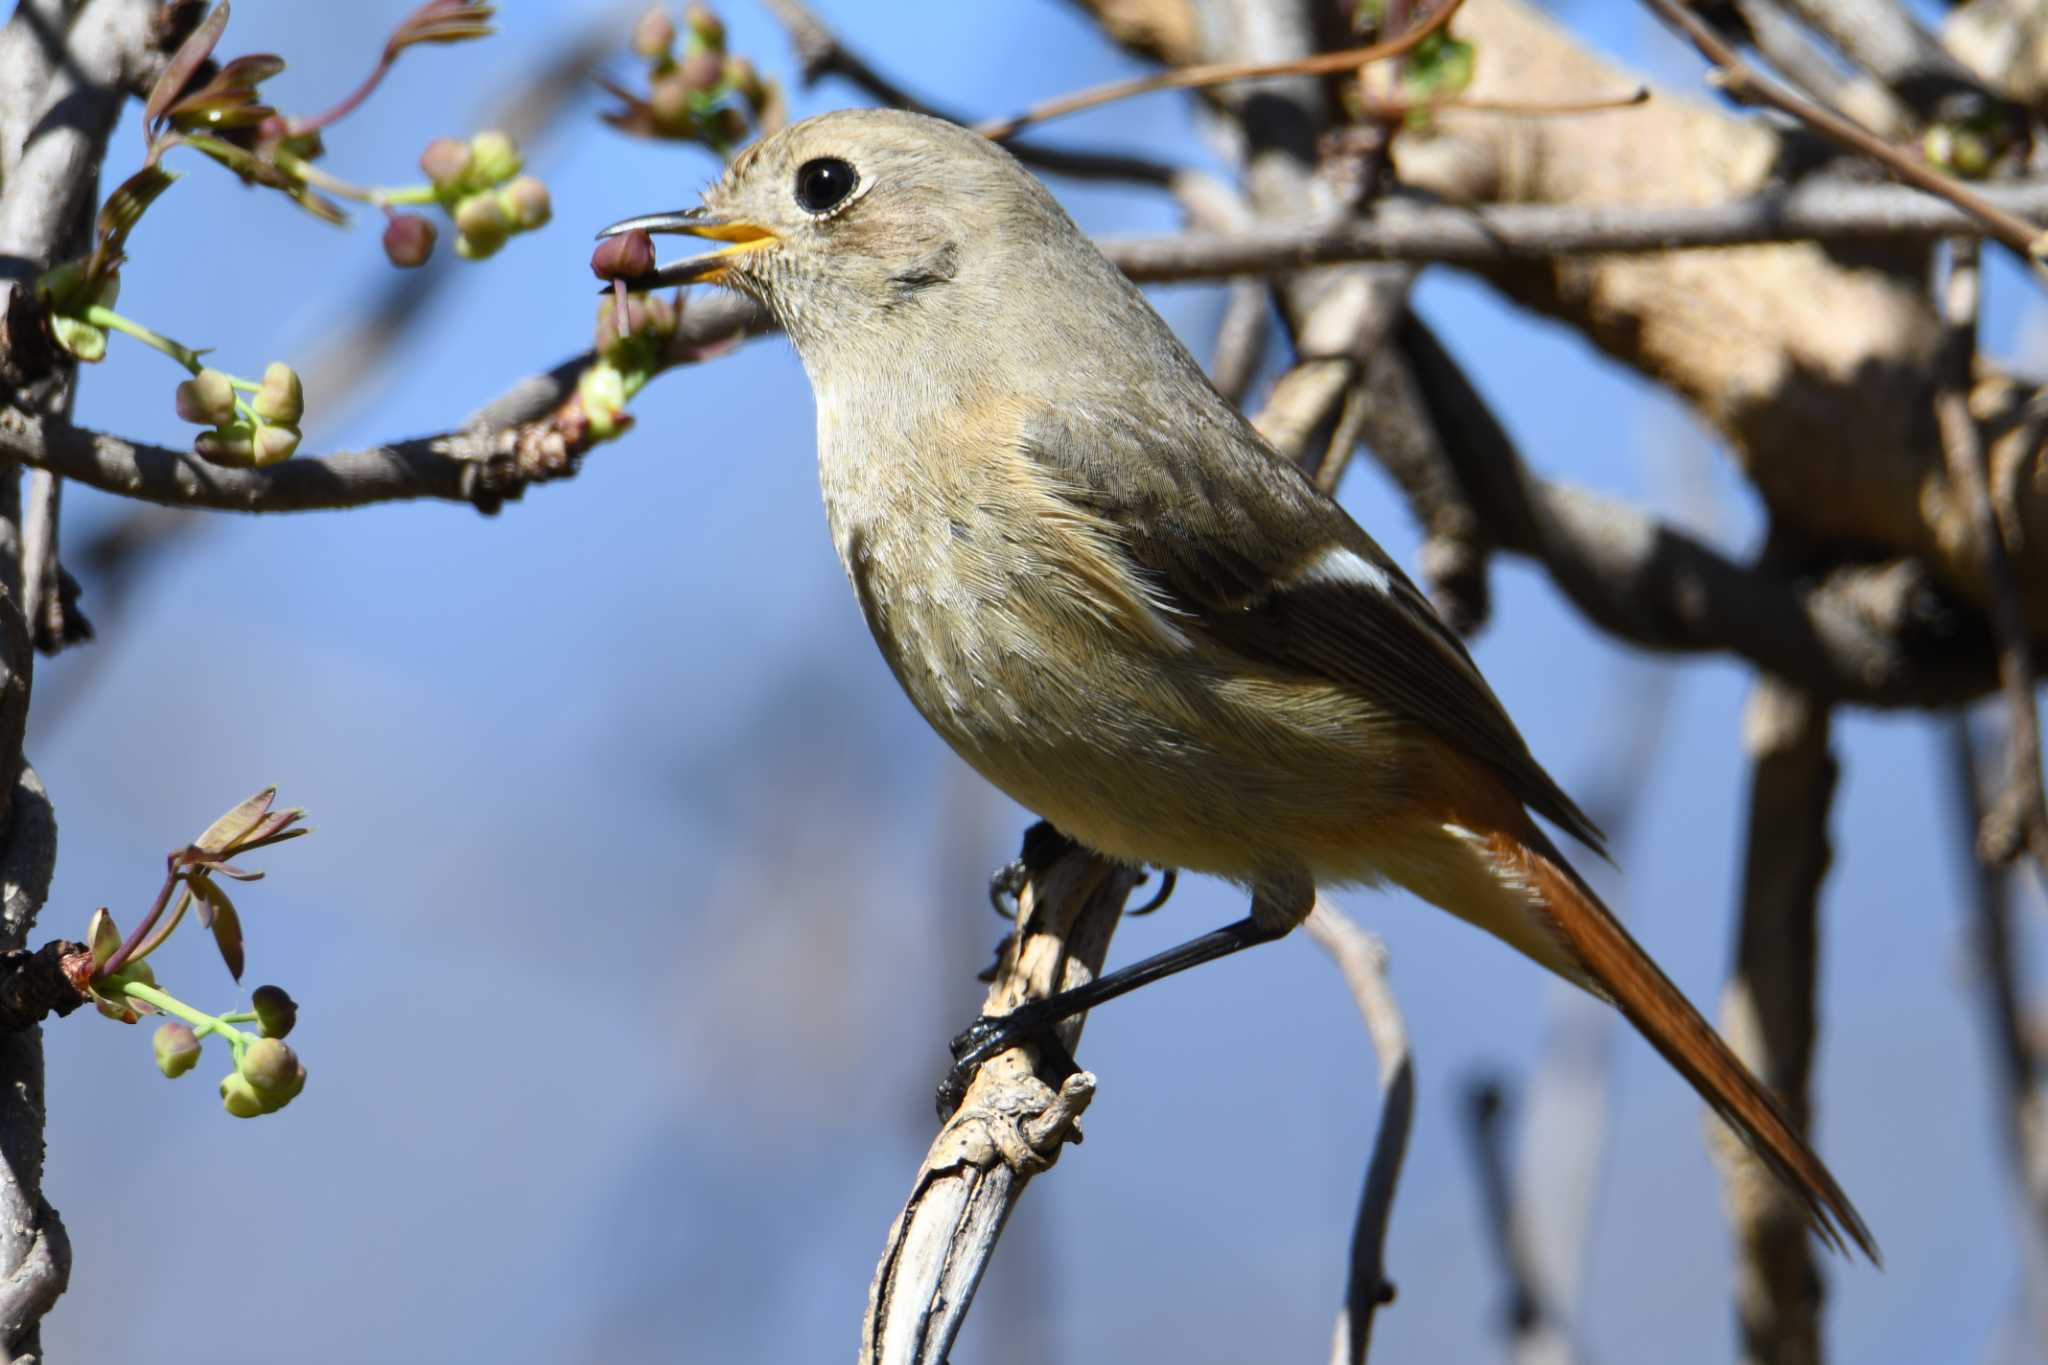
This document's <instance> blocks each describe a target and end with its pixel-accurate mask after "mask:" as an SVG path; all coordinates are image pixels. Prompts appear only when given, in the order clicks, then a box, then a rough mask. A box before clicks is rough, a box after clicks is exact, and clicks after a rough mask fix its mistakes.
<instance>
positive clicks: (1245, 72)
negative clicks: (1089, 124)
mask: <svg viewBox="0 0 2048 1365" xmlns="http://www.w3.org/2000/svg"><path fill="white" fill-rule="evenodd" d="M1460 3H1462V0H1445V3H1444V4H1442V5H1440V6H1438V8H1437V10H1436V12H1435V13H1433V14H1431V15H1430V16H1429V18H1427V19H1425V20H1423V21H1422V23H1421V24H1419V25H1417V26H1416V27H1414V28H1412V29H1409V30H1408V31H1407V32H1406V33H1403V34H1402V35H1401V36H1400V37H1398V38H1390V39H1388V40H1387V41H1386V42H1383V43H1374V44H1372V45H1371V46H1370V47H1354V48H1347V49H1346V50H1344V51H1342V52H1322V53H1317V54H1316V55H1315V56H1313V57H1297V58H1295V59H1293V60H1291V61H1285V62H1211V63H1207V64H1204V65H1201V66H1184V67H1181V68H1180V69H1178V70H1176V71H1162V72H1159V73H1157V74H1155V75H1151V76H1139V77H1136V78H1134V79H1131V80H1126V81H1110V82H1109V83H1108V84H1106V85H1098V86H1094V87H1092V88H1090V89H1087V90H1081V91H1076V92H1075V93H1074V94H1071V95H1062V96H1060V97H1059V98H1058V99H1051V100H1046V101H1044V102H1042V103H1039V104H1034V105H1032V106H1031V107H1030V108H1029V109H1026V110H1024V111H1023V112H1022V113H1020V114H1013V115H1011V116H1010V117H1009V118H1001V119H990V120H988V121H986V122H984V123H977V124H975V125H974V130H975V131H976V132H978V133H980V134H981V135H982V136H983V137H986V138H990V139H993V140H994V141H997V142H1001V141H1003V140H1004V139H1005V138H1009V137H1014V136H1015V135H1016V134H1018V133H1020V132H1022V131H1023V130H1024V129H1026V128H1028V127H1030V126H1031V125H1032V124H1034V123H1044V122H1045V121H1046V120H1048V119H1055V118H1062V117H1064V116H1066V115H1068V114H1077V113H1079V112H1081V111H1082V110H1083V109H1095V108H1098V107H1100V106H1102V105H1105V104H1113V103H1115V102H1116V101H1118V100H1127V99H1130V98H1131V97H1132V96H1134V95H1149V94H1151V93H1153V92H1154V91H1157V90H1197V89H1201V88H1203V87H1206V86H1211V85H1228V84H1230V83H1232V82H1233V81H1251V80H1261V79H1264V78H1266V77H1269V76H1331V75H1335V74H1337V73H1339V72H1343V71H1356V70H1357V69H1358V68H1359V67H1361V66H1370V65H1371V64H1372V63H1374V62H1379V61H1385V60H1386V59H1387V58H1389V57H1398V56H1400V55H1401V54H1402V53H1404V52H1408V51H1409V50H1411V49H1412V48H1414V47H1415V45H1416V44H1417V43H1420V42H1421V41H1422V40H1423V39H1424V38H1427V37H1428V36H1429V35H1430V34H1432V33H1434V32H1436V31H1437V30H1438V29H1440V28H1442V27H1443V26H1444V25H1445V24H1447V23H1449V22H1450V19H1451V16H1452V15H1453V14H1455V13H1456V12H1457V10H1458V6H1459V4H1460Z"/></svg>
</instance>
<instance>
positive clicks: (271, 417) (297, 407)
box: [249, 360, 306, 426]
mask: <svg viewBox="0 0 2048 1365" xmlns="http://www.w3.org/2000/svg"><path fill="white" fill-rule="evenodd" d="M249 406H250V407H251V408H253V409H254V410H255V412H256V415H257V416H258V417H261V418H262V419H263V420H264V421H266V422H279V423H282V424H284V425H286V426H290V425H291V424H292V423H294V422H296V421H298V420H299V419H300V418H301V417H304V416H305V415H306V391H305V389H304V388H302V387H301V386H300V384H299V376H298V372H297V371H296V370H294V369H292V367H291V366H289V365H287V364H285V363H284V362H283V361H282V360H273V361H271V362H270V364H268V365H267V366H265V367H264V370H263V387H262V388H260V389H258V390H257V391H256V397H255V398H254V399H252V400H251V401H250V403H249Z"/></svg>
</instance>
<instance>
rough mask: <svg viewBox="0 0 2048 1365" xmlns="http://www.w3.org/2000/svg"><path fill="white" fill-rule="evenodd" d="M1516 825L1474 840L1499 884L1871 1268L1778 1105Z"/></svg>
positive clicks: (1835, 1189)
mask: <svg viewBox="0 0 2048 1365" xmlns="http://www.w3.org/2000/svg"><path fill="white" fill-rule="evenodd" d="M1520 823H1521V824H1522V826H1523V828H1521V829H1519V830H1515V831H1512V832H1510V831H1507V830H1494V831H1490V832H1488V833H1486V834H1483V835H1479V836H1478V838H1477V840H1476V842H1480V843H1482V845H1483V847H1484V848H1485V850H1486V852H1487V853H1489V854H1490V855H1491V858H1492V861H1493V863H1494V866H1495V867H1496V868H1497V869H1498V870H1499V874H1500V876H1501V877H1502V879H1503V880H1504V881H1506V882H1508V883H1509V884H1511V885H1514V886H1517V887H1518V889H1519V888H1526V890H1527V892H1529V893H1533V894H1532V895H1531V897H1530V899H1531V900H1533V901H1534V902H1535V905H1534V907H1533V908H1534V910H1535V912H1536V915H1537V916H1538V917H1539V918H1540V919H1541V920H1543V921H1544V922H1545V927H1546V928H1548V929H1549V930H1550V931H1551V932H1552V933H1553V934H1554V935H1555V936H1556V937H1557V938H1558V939H1559V940H1561V942H1562V945H1563V946H1564V947H1565V948H1566V949H1567V950H1568V951H1569V953H1570V955H1571V957H1572V958H1573V959H1575V960H1576V962H1577V964H1578V965H1580V966H1581V967H1582V968H1583V969H1584V972H1585V975H1586V977H1587V978H1589V979H1590V983H1591V984H1592V985H1593V986H1594V987H1595V988H1596V989H1597V990H1598V991H1599V992H1600V993H1601V994H1604V995H1605V996H1607V997H1608V998H1609V999H1610V1000H1611V1001H1613V1003H1614V1006H1615V1008H1617V1009H1619V1010H1620V1011H1621V1012H1622V1014H1623V1016H1624V1017H1626V1018H1627V1019H1628V1021H1629V1022H1630V1023H1631V1024H1633V1025H1635V1027H1636V1031H1637V1032H1638V1033H1640V1034H1642V1035H1643V1037H1644V1038H1645V1039H1647V1040H1648V1041H1649V1043H1650V1046H1652V1047H1654V1048H1656V1049H1657V1051H1658V1052H1659V1053H1661V1054H1663V1057H1664V1060H1665V1061H1667V1062H1669V1063H1671V1065H1672V1067H1673V1068H1674V1069H1675V1070H1676V1071H1677V1072H1678V1074H1679V1075H1681V1076H1683V1077H1685V1079H1686V1080H1687V1081H1689V1082H1691V1084H1692V1088H1693V1089H1694V1090H1696V1091H1698V1092H1699V1096H1700V1098H1701V1099H1703V1100H1705V1101H1706V1102H1707V1104H1708V1105H1709V1107H1711V1108H1712V1109H1713V1111H1714V1112H1715V1113H1716V1114H1719V1115H1720V1116H1721V1118H1722V1120H1723V1121H1725V1122H1726V1123H1727V1124H1728V1126H1729V1127H1731V1128H1733V1129H1734V1130H1735V1131H1736V1132H1737V1133H1738V1134H1740V1135H1741V1137H1742V1139H1743V1141H1744V1142H1746V1143H1747V1144H1748V1145H1749V1148H1750V1150H1751V1151H1753V1152H1755V1153H1756V1154H1757V1156H1758V1158H1759V1159H1760V1160H1762V1161H1763V1163H1764V1164H1765V1165H1766V1166H1768V1167H1770V1168H1771V1170H1772V1171H1773V1172H1774V1173H1775V1174H1776V1175H1777V1177H1778V1178H1779V1179H1780V1180H1782V1181H1784V1182H1785V1184H1786V1185H1787V1186H1788V1187H1789V1188H1790V1189H1792V1190H1793V1191H1794V1192H1795V1193H1797V1194H1798V1195H1799V1198H1800V1199H1801V1201H1802V1202H1803V1203H1804V1204H1805V1205H1806V1210H1807V1213H1808V1215H1809V1216H1810V1217H1811V1218H1812V1220H1813V1225H1814V1227H1815V1228H1816V1229H1817V1230H1818V1231H1819V1232H1820V1234H1821V1235H1822V1236H1823V1237H1825V1238H1826V1239H1827V1241H1828V1243H1829V1244H1830V1245H1831V1246H1833V1247H1834V1248H1835V1249H1836V1250H1837V1251H1842V1250H1844V1247H1843V1245H1842V1238H1843V1237H1844V1235H1846V1236H1847V1237H1848V1238H1849V1240H1851V1241H1853V1242H1854V1243H1855V1244H1856V1246H1857V1247H1858V1248H1859V1249H1860V1250H1861V1251H1862V1252H1863V1254H1864V1255H1865V1256H1868V1257H1869V1258H1870V1260H1871V1262H1872V1264H1877V1263H1878V1262H1879V1257H1878V1251H1877V1243H1876V1242H1875V1241H1874V1240H1872V1238H1871V1235H1870V1229H1869V1228H1868V1227H1866V1226H1864V1223H1863V1219H1862V1217H1861V1216H1860V1215H1859V1214H1858V1213H1857V1212H1856V1207H1855V1205H1853V1204H1851V1203H1850V1202H1849V1196H1848V1195H1846V1194H1844V1193H1843V1192H1842V1187H1841V1186H1840V1185H1838V1184H1836V1183H1835V1177H1834V1176H1833V1175H1832V1174H1830V1173H1829V1171H1828V1168H1827V1167H1826V1166H1825V1165H1824V1164H1823V1163H1822V1162H1821V1159H1820V1158H1819V1157H1818V1156H1817V1155H1815V1154H1814V1150H1813V1148H1811V1147H1810V1146H1808V1145H1807V1142H1806V1139H1805V1138H1804V1137H1802V1136H1801V1135H1800V1133H1799V1131H1798V1130H1797V1129H1796V1128H1794V1127H1793V1126H1792V1124H1791V1122H1790V1121H1789V1120H1788V1119H1787V1118H1786V1117H1785V1111H1784V1110H1783V1109H1781V1108H1780V1107H1779V1105H1778V1101H1777V1099H1776V1097H1774V1096H1773V1095H1772V1094H1771V1092H1770V1091H1769V1090H1767V1089H1766V1088H1765V1087H1764V1085H1763V1082H1761V1081H1759V1080H1758V1079H1757V1078H1756V1077H1755V1076H1753V1075H1751V1074H1750V1070H1749V1068H1748V1067H1746V1066H1744V1065H1743V1064H1742V1061H1741V1059H1740V1058H1738V1057H1737V1056H1736V1055H1735V1054H1734V1053H1733V1052H1731V1051H1729V1049H1728V1045H1727V1044H1726V1043H1724V1042H1722V1041H1721V1036H1720V1035H1719V1034H1717V1033H1715V1032H1714V1030H1713V1028H1712V1027H1711V1026H1710V1025H1708V1023H1707V1021H1706V1020H1705V1019H1702V1018H1701V1017H1700V1013H1699V1011H1698V1010H1696V1009H1694V1008H1693V1007H1692V1004H1691V1002H1689V1001H1688V1000H1687V999H1686V998H1685V997H1684V996H1683V995H1681V994H1680V993H1679V990H1678V988H1677V987H1676V986H1674V985H1672V984H1671V979H1670V978H1669V977H1667V976H1665V975H1664V973H1663V972H1662V971H1661V970H1659V968H1658V966H1657V964H1656V963H1655V962H1652V961H1651V960H1650V955H1649V954H1648V953H1646V952H1644V951H1643V949H1642V946H1641V945H1640V944H1638V943H1637V942H1636V941H1635V939H1634V938H1632V937H1630V935H1629V932H1628V930H1627V929H1625V928H1623V927H1622V924H1621V921H1619V920H1617V919H1616V918H1615V917H1614V916H1613V914H1611V913H1610V912H1609V911H1608V909H1607V907H1606V906H1604V905H1602V904H1601V903H1600V899H1599V897H1597V896H1595V895H1594V894H1593V892H1592V890H1591V889H1590V888H1589V887H1587V886H1586V884H1585V883H1584V882H1582V881H1581V880H1579V877H1578V875H1577V874H1576V873H1575V872H1573V871H1572V870H1571V866H1570V864H1568V863H1566V862H1565V860H1564V857H1563V855H1562V854H1560V853H1559V852H1558V851H1557V849H1556V847H1555V846H1554V845H1553V844H1552V843H1551V842H1550V840H1549V839H1548V838H1546V837H1545V836H1544V834H1543V832H1542V831H1541V830H1539V829H1537V828H1536V827H1535V825H1534V824H1532V823H1530V822H1529V821H1528V820H1527V818H1526V817H1524V818H1523V820H1522V821H1521V822H1520Z"/></svg>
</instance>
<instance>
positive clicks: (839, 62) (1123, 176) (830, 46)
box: [765, 0, 1180, 188]
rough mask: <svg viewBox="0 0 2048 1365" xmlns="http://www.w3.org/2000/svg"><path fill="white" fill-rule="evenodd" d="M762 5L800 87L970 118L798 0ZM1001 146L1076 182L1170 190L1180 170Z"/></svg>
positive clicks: (1106, 155) (1103, 155) (1118, 157)
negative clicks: (914, 89)
mask: <svg viewBox="0 0 2048 1365" xmlns="http://www.w3.org/2000/svg"><path fill="white" fill-rule="evenodd" d="M765 3H766V5H767V7H768V9H769V10H770V12H772V13H773V14H774V15H775V18H776V20H777V21H778V22H780V23H781V25H782V27H783V29H784V31H785V32H787V33H788V34H789V41H790V45H791V46H792V47H794V48H795V49H796V57H797V64H798V66H799V67H800V68H801V69H802V72H803V79H804V84H805V85H815V84H816V83H817V82H818V81H820V80H822V79H824V78H825V77H826V76H838V77H840V78H841V79H843V80H846V81H848V82H850V83H852V84H853V85H855V86H858V87H859V88H860V89H862V90H864V91H866V92H867V93H868V94H869V95H871V96H873V97H874V98H875V99H876V100H877V101H879V102H880V103H882V104H886V105H888V106H890V107H891V108H895V109H909V110H912V111H913V112H915V113H920V114H930V115H931V116H932V117H933V118H942V119H946V120H948V121H950V122H953V123H959V124H968V123H971V122H972V120H971V119H967V118H963V117H961V116H960V115H958V114H955V113H950V112H948V111H946V110H943V109H940V108H937V107H936V106H934V105H932V104H929V103H927V102H926V101H924V100H922V99H920V98H918V97H917V96H916V95H913V94H911V93H910V91H908V90H906V89H904V88H903V87H902V86H901V85H898V84H897V83H896V82H895V81H893V80H890V79H889V78H888V77H887V76H885V75H883V74H882V73H881V72H880V71H878V70H876V69H875V67H874V66H873V65H872V64H871V63H870V62H869V61H868V60H867V59H866V58H865V57H863V56H861V55H860V53H858V52H856V51H855V50H854V49H852V48H851V47H848V46H847V45H846V44H845V43H844V42H843V41H841V39H840V37H839V35H838V34H836V33H834V32H833V31H832V30H831V29H830V28H829V27H828V26H827V25H826V23H825V21H824V20H822V19H820V18H819V17H818V16H817V14H816V13H815V12H814V11H813V10H812V9H811V7H810V6H809V5H807V4H805V3H803V0H765ZM1006 145H1007V146H1008V147H1009V150H1010V153H1011V154H1012V155H1013V156H1015V157H1016V158H1017V159H1018V160H1019V161H1022V162H1023V163H1024V164H1025V165H1027V166H1036V167H1038V169H1040V170H1042V171H1047V172H1049V173H1051V174H1053V175H1065V176H1072V177H1073V178H1075V179H1077V180H1129V181H1133V182H1135V183H1137V184H1141V185H1158V186H1161V187H1167V188H1170V187H1171V186H1172V185H1173V182H1174V180H1175V179H1176V177H1177V176H1178V175H1179V174H1180V172H1178V171H1176V170H1175V169H1174V168H1173V167H1172V166H1169V165H1167V164H1166V163H1164V162H1160V161H1153V160H1150V159H1149V158H1146V157H1141V156H1129V155H1125V154H1122V153H1117V152H1085V151H1080V150H1078V149H1075V148H1069V147H1045V146H1040V145H1038V144H1037V143H1031V142H1011V143H1008V144H1006Z"/></svg>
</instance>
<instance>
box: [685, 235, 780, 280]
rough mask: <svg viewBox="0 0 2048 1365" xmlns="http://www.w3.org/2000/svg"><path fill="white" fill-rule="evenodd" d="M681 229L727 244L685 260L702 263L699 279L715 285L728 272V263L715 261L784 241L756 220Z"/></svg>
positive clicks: (690, 263)
mask: <svg viewBox="0 0 2048 1365" xmlns="http://www.w3.org/2000/svg"><path fill="white" fill-rule="evenodd" d="M680 230H681V231H683V232H686V233H688V234H689V235H690V236H692V237H706V238H709V239H710V240H712V241H714V242H724V243H726V245H725V246H722V247H720V248H718V250H716V251H707V252H705V253H704V254H703V255H702V256H695V257H692V258H691V259H690V260H688V261H685V262H683V264H685V265H692V266H698V265H700V263H701V267H700V268H701V271H702V273H700V274H698V276H697V278H698V279H700V280H703V281H705V282H707V283H713V284H715V283H717V282H718V280H719V279H720V278H721V277H722V276H723V275H724V274H725V266H724V265H722V264H713V262H723V261H729V260H731V259H732V258H733V257H735V256H743V255H745V254H746V253H747V252H750V251H760V250H763V249H764V248H767V247H771V246H774V245H775V244H776V243H777V242H779V241H781V240H782V239H781V238H780V237H778V236H776V235H775V234H774V233H772V232H770V231H769V230H768V229H767V228H764V227H761V226H759V225H757V224H754V223H740V222H733V223H691V224H689V225H688V226H685V227H683V228H681V229H680Z"/></svg>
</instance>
